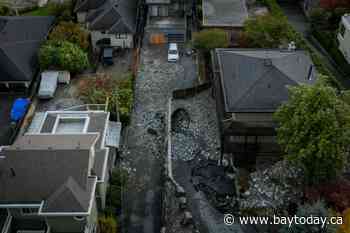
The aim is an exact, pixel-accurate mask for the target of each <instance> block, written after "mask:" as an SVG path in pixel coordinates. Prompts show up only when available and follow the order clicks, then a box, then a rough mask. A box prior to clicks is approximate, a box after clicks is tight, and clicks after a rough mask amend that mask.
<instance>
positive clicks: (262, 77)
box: [216, 49, 316, 112]
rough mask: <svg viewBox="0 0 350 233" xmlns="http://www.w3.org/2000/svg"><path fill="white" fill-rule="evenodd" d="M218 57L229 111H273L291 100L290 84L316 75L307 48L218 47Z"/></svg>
mask: <svg viewBox="0 0 350 233" xmlns="http://www.w3.org/2000/svg"><path fill="white" fill-rule="evenodd" d="M216 57H217V58H218V62H219V69H220V72H221V83H222V86H223V94H224V101H225V108H226V112H274V111H275V110H276V108H278V107H279V106H280V105H281V103H283V102H285V101H287V100H288V88H287V87H288V86H289V85H298V84H302V83H304V84H313V83H314V82H315V79H316V70H315V68H314V66H313V63H312V61H311V59H310V57H309V56H308V54H307V53H306V52H304V51H299V50H298V51H281V50H274V49H266V50H265V49H216ZM308 77H311V80H309V79H308Z"/></svg>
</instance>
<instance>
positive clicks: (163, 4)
mask: <svg viewBox="0 0 350 233" xmlns="http://www.w3.org/2000/svg"><path fill="white" fill-rule="evenodd" d="M146 5H147V6H148V15H147V26H146V31H147V32H149V33H148V35H147V36H148V38H147V39H148V41H149V42H150V43H152V44H162V43H170V42H177V43H183V42H185V41H186V38H187V36H188V35H187V30H188V27H187V25H188V21H189V20H190V18H191V12H192V1H186V0H146Z"/></svg>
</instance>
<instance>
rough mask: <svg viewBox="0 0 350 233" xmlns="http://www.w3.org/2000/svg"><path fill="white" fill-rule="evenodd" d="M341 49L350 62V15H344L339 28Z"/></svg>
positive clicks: (338, 36)
mask: <svg viewBox="0 0 350 233" xmlns="http://www.w3.org/2000/svg"><path fill="white" fill-rule="evenodd" d="M337 38H338V42H339V47H338V48H339V50H340V51H341V52H342V54H343V55H344V57H345V59H346V61H347V62H348V63H350V15H349V14H345V15H343V16H342V18H341V21H340V24H339V30H338V35H337Z"/></svg>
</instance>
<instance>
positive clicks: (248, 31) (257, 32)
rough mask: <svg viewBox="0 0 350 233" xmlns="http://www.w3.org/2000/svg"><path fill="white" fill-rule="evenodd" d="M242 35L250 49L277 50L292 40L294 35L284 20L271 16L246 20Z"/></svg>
mask: <svg viewBox="0 0 350 233" xmlns="http://www.w3.org/2000/svg"><path fill="white" fill-rule="evenodd" d="M244 34H245V36H246V38H247V40H248V44H249V46H250V47H259V48H277V47H279V46H280V45H282V44H287V43H288V42H290V41H292V40H294V34H293V32H292V30H291V28H290V27H289V26H288V22H287V21H286V20H284V18H283V19H280V18H277V17H275V16H273V15H264V16H258V17H256V18H252V19H248V20H247V21H246V22H245V25H244Z"/></svg>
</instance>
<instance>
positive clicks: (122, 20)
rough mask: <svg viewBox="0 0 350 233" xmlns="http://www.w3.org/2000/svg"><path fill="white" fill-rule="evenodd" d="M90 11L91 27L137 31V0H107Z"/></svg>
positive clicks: (88, 16)
mask: <svg viewBox="0 0 350 233" xmlns="http://www.w3.org/2000/svg"><path fill="white" fill-rule="evenodd" d="M85 11H86V12H88V15H87V21H88V22H89V29H91V30H101V31H106V32H108V33H131V34H133V33H135V31H136V13H137V0H106V1H105V2H104V4H103V5H100V6H99V7H95V8H90V9H88V10H85Z"/></svg>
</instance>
